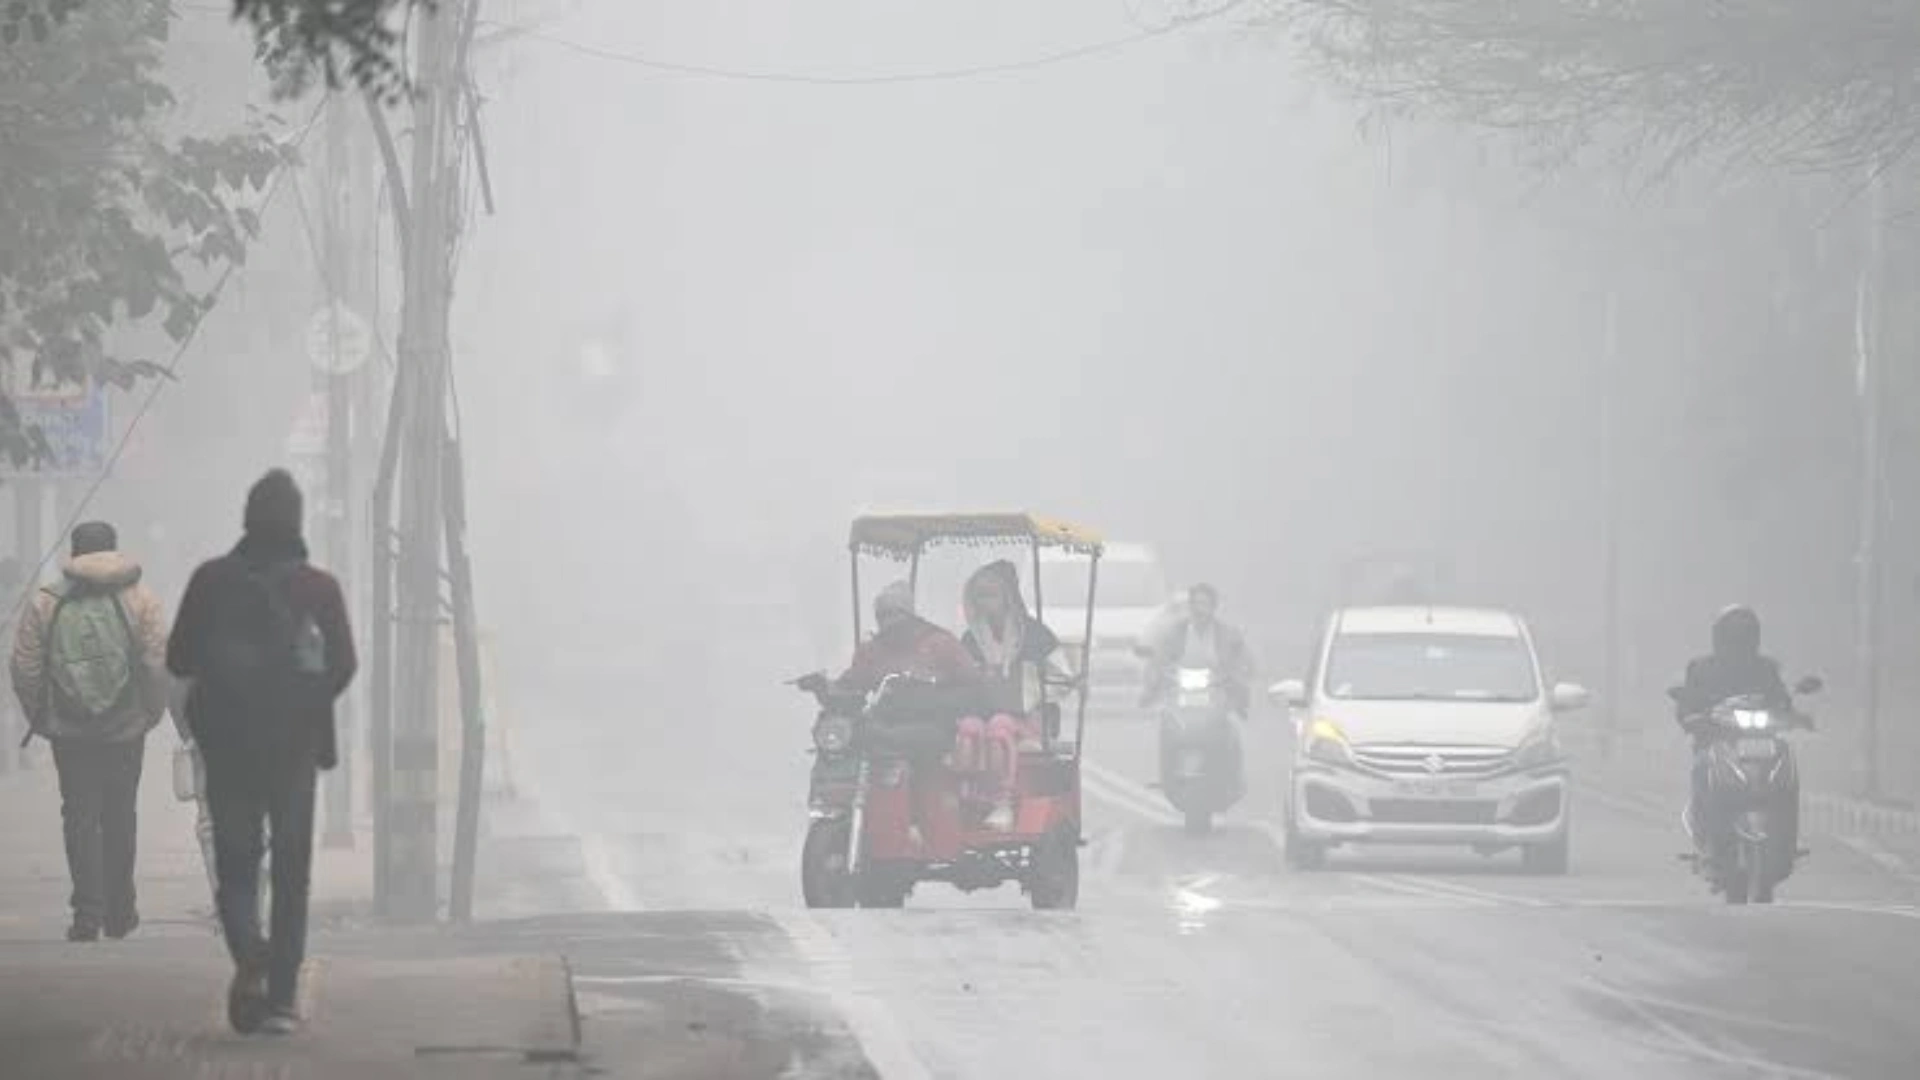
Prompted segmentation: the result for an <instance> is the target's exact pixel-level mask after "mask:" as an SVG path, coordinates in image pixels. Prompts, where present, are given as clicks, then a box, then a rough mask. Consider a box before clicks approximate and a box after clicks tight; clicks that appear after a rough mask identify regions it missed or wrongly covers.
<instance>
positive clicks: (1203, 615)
mask: <svg viewBox="0 0 1920 1080" xmlns="http://www.w3.org/2000/svg"><path fill="white" fill-rule="evenodd" d="M1219 613H1220V590H1218V589H1216V588H1214V587H1213V586H1212V585H1208V584H1205V583H1204V582H1203V583H1201V584H1199V585H1195V586H1193V587H1192V588H1191V589H1188V590H1187V614H1186V617H1185V618H1181V619H1175V620H1173V621H1171V622H1169V623H1167V624H1166V625H1165V626H1164V627H1163V628H1162V629H1161V631H1160V633H1158V634H1157V635H1155V637H1154V640H1152V641H1149V642H1146V643H1144V645H1143V646H1142V648H1143V650H1144V651H1145V653H1146V659H1147V685H1146V689H1145V692H1144V693H1143V694H1142V695H1141V704H1143V705H1146V704H1151V703H1152V702H1154V701H1155V700H1157V699H1158V698H1159V696H1160V695H1161V694H1162V693H1163V692H1165V690H1166V681H1167V673H1168V672H1169V671H1172V670H1173V669H1175V668H1179V667H1191V668H1207V669H1209V670H1211V671H1213V672H1214V673H1215V676H1216V677H1217V678H1218V679H1219V680H1220V683H1221V685H1222V686H1223V687H1225V689H1226V691H1227V693H1228V695H1229V700H1231V701H1232V702H1233V708H1234V711H1235V712H1237V713H1239V714H1240V715H1241V716H1245V715H1246V714H1247V710H1248V708H1249V707H1250V706H1251V704H1252V701H1253V690H1252V684H1253V655H1252V653H1251V652H1249V651H1248V649H1247V639H1246V638H1245V636H1243V635H1242V634H1241V633H1240V631H1239V630H1237V629H1235V628H1234V627H1232V626H1229V625H1227V624H1226V623H1224V622H1221V621H1220V617H1219Z"/></svg>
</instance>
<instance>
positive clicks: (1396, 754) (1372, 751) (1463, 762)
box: [1353, 744, 1513, 778]
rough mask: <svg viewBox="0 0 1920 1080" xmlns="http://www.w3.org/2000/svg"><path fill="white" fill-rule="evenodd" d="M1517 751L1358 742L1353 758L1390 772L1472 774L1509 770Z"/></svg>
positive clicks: (1447, 775) (1490, 774) (1498, 748)
mask: <svg viewBox="0 0 1920 1080" xmlns="http://www.w3.org/2000/svg"><path fill="white" fill-rule="evenodd" d="M1512 759H1513V751H1511V750H1508V749H1506V748H1505V747H1500V746H1382V745H1378V744H1375V745H1369V746H1356V747H1354V748H1353V760H1354V762H1355V763H1357V764H1358V765H1359V766H1360V767H1361V768H1363V769H1371V770H1372V771H1374V772H1377V773H1385V774H1387V775H1389V776H1444V777H1454V778H1472V777H1478V776H1493V775H1495V774H1497V773H1501V772H1504V771H1506V769H1507V767H1508V763H1509V762H1510V761H1511V760H1512Z"/></svg>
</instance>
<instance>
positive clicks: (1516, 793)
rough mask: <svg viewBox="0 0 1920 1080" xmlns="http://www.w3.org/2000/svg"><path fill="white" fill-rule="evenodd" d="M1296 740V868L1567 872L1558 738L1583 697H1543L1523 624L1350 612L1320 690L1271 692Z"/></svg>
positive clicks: (1411, 612) (1292, 800)
mask: <svg viewBox="0 0 1920 1080" xmlns="http://www.w3.org/2000/svg"><path fill="white" fill-rule="evenodd" d="M1270 693H1271V694H1272V696H1273V697H1274V698H1275V700H1277V701H1280V702H1283V703H1285V704H1286V705H1288V706H1289V707H1291V708H1292V709H1293V710H1294V717H1295V725H1296V729H1297V731H1298V735H1299V737H1298V739H1297V740H1296V743H1295V752H1294V763H1293V775H1292V778H1291V782H1290V783H1289V790H1288V797H1287V807H1286V821H1285V828H1286V847H1287V861H1288V862H1289V864H1291V865H1293V866H1296V867H1302V868H1314V867H1318V866H1320V865H1322V864H1323V863H1324V862H1325V860H1326V855H1327V851H1328V850H1329V849H1330V848H1333V847H1336V846H1339V845H1343V844H1424V845H1433V844H1441V845H1461V846H1466V847H1471V848H1473V849H1475V850H1476V851H1479V852H1480V853H1482V854H1492V853H1494V852H1496V851H1500V850H1504V849H1507V848H1515V847H1517V848H1519V849H1520V850H1521V853H1522V857H1523V859H1524V862H1525V865H1526V867H1527V869H1529V870H1531V871H1534V872H1536V873H1547V874H1560V873H1565V872H1566V869H1567V857H1568V850H1569V832H1568V828H1569V821H1570V814H1569V805H1568V802H1569V795H1570V784H1569V782H1568V770H1567V761H1566V757H1565V755H1564V754H1563V753H1562V751H1561V748H1560V742H1559V739H1558V737H1557V734H1556V731H1555V724H1556V719H1557V717H1558V716H1559V715H1560V714H1564V713H1567V712H1571V711H1574V710H1577V709H1580V708H1583V707H1584V706H1585V705H1586V703H1587V692H1586V691H1585V690H1583V689H1582V688H1580V687H1578V686H1573V685H1570V684H1561V685H1559V686H1556V687H1554V688H1553V689H1552V690H1551V691H1548V690H1546V689H1545V688H1544V686H1543V680H1542V677H1541V671H1540V660H1539V656H1538V655H1537V654H1536V652H1535V650H1534V647H1533V639H1532V636H1531V635H1530V634H1529V633H1528V631H1527V626H1526V623H1525V622H1524V621H1522V620H1521V619H1520V618H1519V617H1518V616H1515V615H1511V614H1508V613H1506V612H1502V611H1477V610H1467V609H1459V608H1352V609H1348V610H1345V611H1341V612H1339V613H1337V614H1335V615H1334V616H1333V618H1332V619H1331V620H1329V622H1328V624H1327V629H1326V633H1325V636H1324V638H1323V640H1322V643H1321V646H1320V652H1319V654H1318V657H1317V658H1316V668H1315V672H1314V674H1313V676H1312V677H1311V678H1310V679H1308V680H1307V681H1305V682H1302V681H1299V680H1289V681H1286V682H1281V683H1278V684H1276V685H1275V686H1274V687H1272V689H1271V691H1270Z"/></svg>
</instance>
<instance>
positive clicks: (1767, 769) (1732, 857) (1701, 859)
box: [1668, 676, 1824, 904]
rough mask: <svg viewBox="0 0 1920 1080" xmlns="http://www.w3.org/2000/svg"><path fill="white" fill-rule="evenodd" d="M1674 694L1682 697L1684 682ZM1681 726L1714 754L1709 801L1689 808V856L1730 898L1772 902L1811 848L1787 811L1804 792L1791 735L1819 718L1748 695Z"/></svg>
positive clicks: (1812, 686) (1685, 816) (1797, 689)
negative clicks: (1796, 833) (1800, 842)
mask: <svg viewBox="0 0 1920 1080" xmlns="http://www.w3.org/2000/svg"><path fill="white" fill-rule="evenodd" d="M1823 685H1824V684H1823V683H1822V682H1821V680H1820V679H1819V678H1817V677H1812V676H1809V677H1808V678H1805V679H1802V680H1800V682H1799V683H1798V684H1796V685H1795V686H1794V693H1795V694H1796V695H1799V696H1806V695H1809V694H1815V693H1818V692H1819V691H1820V690H1821V688H1822V686H1823ZM1668 694H1669V696H1671V697H1673V698H1674V699H1675V700H1676V701H1677V700H1679V697H1680V691H1679V689H1678V688H1675V689H1673V690H1670V691H1668ZM1681 726H1682V727H1683V728H1685V729H1686V731H1687V733H1688V734H1690V735H1694V736H1696V737H1698V738H1701V739H1703V740H1704V741H1705V743H1706V748H1705V753H1706V757H1707V762H1706V767H1707V785H1706V801H1707V805H1706V806H1704V807H1696V806H1694V805H1693V803H1692V802H1691V800H1690V801H1689V802H1688V805H1687V808H1686V810H1685V811H1684V812H1683V813H1682V814H1681V824H1682V826H1683V827H1684V828H1685V829H1686V832H1687V836H1688V838H1689V839H1691V840H1692V842H1693V852H1692V854H1691V855H1689V856H1686V858H1687V859H1688V861H1690V862H1692V863H1693V866H1694V871H1695V873H1698V874H1699V875H1700V876H1701V877H1703V878H1705V879H1706V880H1707V883H1708V884H1709V885H1710V886H1711V887H1712V889H1713V891H1715V892H1717V893H1720V894H1721V895H1722V896H1724V897H1725V898H1726V901H1727V903H1729V904H1745V903H1748V902H1752V903H1756V904H1770V903H1772V902H1773V897H1774V890H1775V888H1776V887H1777V886H1778V885H1779V884H1780V882H1782V881H1785V880H1786V879H1787V877H1788V876H1789V875H1791V874H1792V873H1793V869H1794V866H1795V864H1796V863H1797V862H1798V861H1799V859H1800V858H1801V856H1802V855H1804V854H1805V852H1803V851H1801V850H1798V848H1797V846H1795V842H1794V841H1790V840H1789V835H1790V833H1791V832H1792V830H1791V829H1789V828H1788V827H1787V824H1788V823H1787V822H1784V821H1782V820H1781V818H1782V816H1783V815H1784V814H1787V813H1794V814H1796V815H1797V814H1798V811H1799V805H1798V801H1799V798H1800V772H1799V766H1798V764H1797V763H1796V761H1795V759H1794V753H1793V746H1792V745H1791V744H1790V743H1789V742H1788V741H1787V738H1786V736H1787V733H1788V732H1790V731H1795V730H1802V729H1806V730H1810V729H1812V727H1813V720H1812V718H1811V717H1809V716H1807V715H1806V714H1805V713H1803V712H1801V711H1799V710H1798V709H1795V708H1792V707H1790V706H1781V705H1780V704H1779V703H1777V702H1776V703H1769V702H1767V701H1766V700H1765V699H1764V698H1761V697H1760V696H1758V695H1744V696H1740V697H1732V698H1728V699H1726V700H1725V701H1722V702H1719V703H1718V704H1716V705H1714V706H1713V708H1711V709H1709V710H1708V711H1707V712H1705V713H1701V714H1698V715H1695V716H1690V717H1686V718H1684V719H1683V720H1682V721H1681ZM1701 818H1704V819H1705V820H1700V819H1701Z"/></svg>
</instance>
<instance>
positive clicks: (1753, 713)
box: [1733, 709, 1773, 731]
mask: <svg viewBox="0 0 1920 1080" xmlns="http://www.w3.org/2000/svg"><path fill="white" fill-rule="evenodd" d="M1772 724H1773V715H1772V714H1771V713H1766V712H1762V711H1760V710H1758V709H1735V710H1734V711H1733V726H1734V727H1737V728H1739V729H1740V730H1741V731H1764V730H1766V729H1767V728H1768V727H1770V726H1772Z"/></svg>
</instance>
